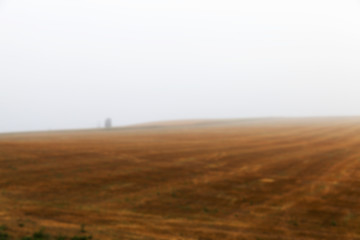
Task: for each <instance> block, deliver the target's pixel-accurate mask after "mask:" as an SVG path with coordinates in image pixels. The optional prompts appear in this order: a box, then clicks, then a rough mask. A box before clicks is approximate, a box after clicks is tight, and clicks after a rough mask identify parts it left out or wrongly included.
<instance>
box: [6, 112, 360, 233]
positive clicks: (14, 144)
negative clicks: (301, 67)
mask: <svg viewBox="0 0 360 240" xmlns="http://www.w3.org/2000/svg"><path fill="white" fill-rule="evenodd" d="M2 224H5V225H7V226H8V232H9V234H10V235H12V236H15V237H16V239H18V237H20V236H24V235H28V234H30V233H32V232H33V231H35V230H38V229H40V228H45V230H46V232H48V233H51V234H53V235H57V234H60V233H62V234H66V235H75V234H81V233H80V228H81V227H80V226H81V225H82V224H83V226H85V231H86V234H91V235H92V236H93V238H94V239H101V240H107V239H112V240H121V239H141V240H151V239H159V240H162V239H164V240H165V239H179V240H180V239H184V240H185V239H188V240H190V239H192V240H211V239H224V240H230V239H234V240H235V239H249V240H260V239H269V240H270V239H274V240H275V239H360V118H329V119H325V118H324V119H319V118H318V119H315V118H314V119H262V120H261V119H259V120H237V121H218V122H206V121H198V122H196V121H195V122H189V123H186V122H184V123H179V124H165V125H164V126H162V125H161V124H157V125H153V126H151V125H141V126H138V127H133V128H119V129H113V130H86V131H85V130H84V131H62V132H43V133H21V134H20V133H19V134H2V135H0V225H2Z"/></svg>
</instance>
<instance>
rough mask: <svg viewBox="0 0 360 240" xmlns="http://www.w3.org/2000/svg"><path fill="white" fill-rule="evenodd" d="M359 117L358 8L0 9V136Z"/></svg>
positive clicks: (240, 1)
mask: <svg viewBox="0 0 360 240" xmlns="http://www.w3.org/2000/svg"><path fill="white" fill-rule="evenodd" d="M333 115H334V116H343V115H360V4H359V1H357V0H353V1H351V0H345V1H339V0H336V1H333V0H271V1H269V0H251V1H250V0H222V1H220V0H218V1H214V0H206V1H205V0H170V1H169V0H153V1H148V0H132V1H123V0H103V1H100V0H97V1H95V0H61V1H56V0H54V1H49V0H31V1H29V0H5V1H4V0H0V132H11V131H30V130H31V131H32V130H49V129H68V128H91V127H97V126H98V125H99V124H103V121H104V119H105V118H107V117H111V118H112V119H113V123H114V124H115V125H118V126H123V125H129V124H134V123H141V122H149V121H158V120H170V119H199V118H200V119H204V118H249V117H276V116H283V117H286V116H288V117H296V116H333Z"/></svg>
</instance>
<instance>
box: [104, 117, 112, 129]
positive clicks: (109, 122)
mask: <svg viewBox="0 0 360 240" xmlns="http://www.w3.org/2000/svg"><path fill="white" fill-rule="evenodd" d="M105 128H111V118H107V119H106V120H105Z"/></svg>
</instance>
